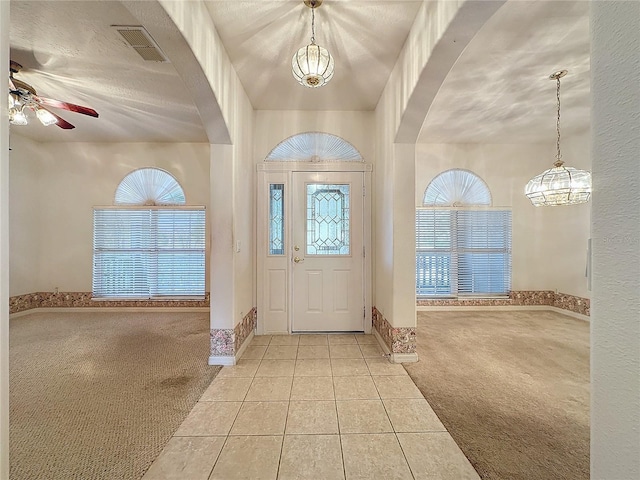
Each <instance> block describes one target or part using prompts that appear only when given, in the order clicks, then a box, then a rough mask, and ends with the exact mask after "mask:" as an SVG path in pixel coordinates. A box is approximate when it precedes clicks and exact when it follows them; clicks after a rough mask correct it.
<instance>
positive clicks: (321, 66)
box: [291, 42, 334, 88]
mask: <svg viewBox="0 0 640 480" xmlns="http://www.w3.org/2000/svg"><path fill="white" fill-rule="evenodd" d="M333 66H334V64H333V57H332V56H331V54H330V53H329V51H328V50H327V49H326V48H323V47H321V46H320V45H316V44H315V43H313V42H312V43H310V44H309V45H307V46H306V47H302V48H301V49H299V50H298V51H297V52H296V53H295V55H294V56H293V58H292V60H291V71H292V73H293V77H294V78H295V79H296V80H297V81H298V83H300V85H304V86H305V87H309V88H317V87H321V86H323V85H324V84H325V83H327V82H328V81H329V80H331V78H333Z"/></svg>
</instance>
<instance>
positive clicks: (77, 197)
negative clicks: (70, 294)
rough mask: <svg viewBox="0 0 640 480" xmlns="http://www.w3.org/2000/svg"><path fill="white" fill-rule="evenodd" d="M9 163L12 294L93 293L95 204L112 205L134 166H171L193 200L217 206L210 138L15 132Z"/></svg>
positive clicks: (190, 202)
mask: <svg viewBox="0 0 640 480" xmlns="http://www.w3.org/2000/svg"><path fill="white" fill-rule="evenodd" d="M16 128H17V127H16ZM10 166H11V185H10V189H11V226H10V231H11V238H12V242H11V272H10V275H11V277H10V285H11V292H12V293H11V294H12V295H17V294H21V293H28V292H34V291H52V290H53V289H54V288H56V287H57V288H59V289H60V291H91V276H92V238H93V237H92V236H93V212H92V207H93V206H98V205H112V204H113V195H114V192H115V189H116V187H117V186H118V184H119V183H120V181H121V180H122V179H123V178H124V176H125V175H127V174H128V173H129V172H131V171H132V170H135V169H137V168H141V167H158V168H162V169H165V170H167V171H168V172H170V173H171V174H172V175H174V176H175V177H176V178H177V180H178V181H179V182H180V184H181V185H182V188H183V189H184V191H185V195H186V198H187V203H188V204H190V205H205V206H206V207H207V210H209V207H210V205H209V182H208V178H209V145H207V144H164V143H162V144H160V143H154V144H146V143H127V144H101V143H37V142H33V141H30V140H27V139H25V138H20V137H18V136H17V135H13V136H12V151H11V160H10ZM207 217H209V215H207ZM207 240H208V239H207ZM207 250H209V243H208V242H207ZM207 260H208V255H207ZM208 268H209V266H208V263H207V269H208Z"/></svg>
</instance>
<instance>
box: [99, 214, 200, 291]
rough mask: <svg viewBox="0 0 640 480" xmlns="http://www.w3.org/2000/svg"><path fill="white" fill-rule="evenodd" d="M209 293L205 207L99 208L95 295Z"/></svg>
mask: <svg viewBox="0 0 640 480" xmlns="http://www.w3.org/2000/svg"><path fill="white" fill-rule="evenodd" d="M204 294H205V210H204V207H160V208H158V207H127V208H117V207H104V208H94V213H93V296H94V298H136V299H147V298H167V297H173V298H176V297H180V298H181V297H189V298H203V297H204Z"/></svg>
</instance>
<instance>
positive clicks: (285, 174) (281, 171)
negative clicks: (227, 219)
mask: <svg viewBox="0 0 640 480" xmlns="http://www.w3.org/2000/svg"><path fill="white" fill-rule="evenodd" d="M372 171H373V166H372V165H371V164H368V163H363V162H318V163H315V162H314V163H311V162H268V163H267V162H265V163H260V164H258V165H257V172H258V175H257V181H258V195H257V197H256V210H255V212H256V240H257V241H256V260H257V262H256V263H257V278H256V287H257V288H256V291H257V299H256V300H257V313H258V318H257V329H256V333H257V334H258V335H271V334H276V335H277V334H291V330H292V323H293V322H292V321H293V318H292V315H293V298H292V295H291V293H292V284H291V278H292V275H293V264H292V262H291V258H290V257H291V249H292V245H291V237H292V225H291V222H290V221H289V220H285V225H286V228H285V232H284V233H285V247H284V250H285V254H284V255H282V256H278V257H274V256H269V255H268V254H267V248H266V247H267V245H268V242H269V225H268V208H269V184H273V183H278V184H283V185H284V189H285V203H284V207H285V217H287V216H288V215H290V214H291V207H292V205H293V203H292V201H293V199H292V195H290V193H291V192H292V190H293V188H292V187H293V174H294V172H336V173H339V172H362V174H363V184H364V191H363V200H364V203H363V212H362V217H363V218H362V222H363V232H362V240H363V245H364V252H363V254H364V258H363V262H362V263H363V267H362V268H363V272H362V280H363V296H364V298H363V300H364V314H363V316H364V333H367V334H369V333H371V327H372V325H371V322H372V319H371V312H372V310H371V309H372V285H373V278H372V275H373V269H372V261H371V259H372V258H373V255H372V250H371V243H372V242H371V230H372V229H371V223H372V216H371V214H372V195H371V193H372V191H371V185H372V183H371V172H372ZM287 198H288V200H287ZM287 212H288V213H287ZM274 263H276V264H278V265H279V268H280V271H282V272H284V275H285V294H286V301H285V302H284V305H285V309H286V311H279V312H272V311H270V310H269V308H268V305H269V301H270V299H269V298H268V295H269V292H267V291H266V288H265V285H266V281H267V275H268V272H267V269H268V268H269V265H271V264H274Z"/></svg>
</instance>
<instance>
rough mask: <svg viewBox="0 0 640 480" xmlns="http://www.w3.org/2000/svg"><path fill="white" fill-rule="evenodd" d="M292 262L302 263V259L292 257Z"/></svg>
mask: <svg viewBox="0 0 640 480" xmlns="http://www.w3.org/2000/svg"><path fill="white" fill-rule="evenodd" d="M293 261H294V262H295V263H300V262H304V258H300V257H293Z"/></svg>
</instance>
